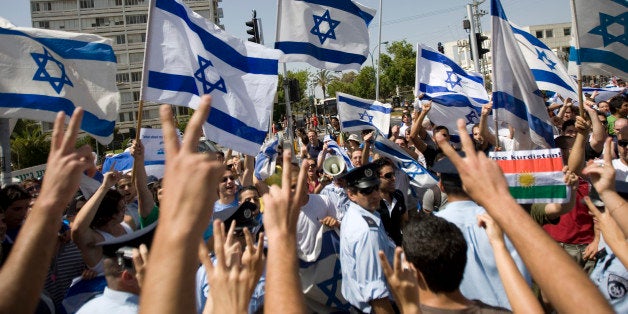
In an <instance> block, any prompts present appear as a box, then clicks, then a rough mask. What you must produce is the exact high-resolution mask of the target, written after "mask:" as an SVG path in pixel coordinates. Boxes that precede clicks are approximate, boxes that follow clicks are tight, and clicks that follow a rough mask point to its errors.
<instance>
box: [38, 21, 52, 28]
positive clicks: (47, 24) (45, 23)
mask: <svg viewBox="0 0 628 314" xmlns="http://www.w3.org/2000/svg"><path fill="white" fill-rule="evenodd" d="M38 27H39V28H45V29H49V28H50V22H49V21H39V26H38Z"/></svg>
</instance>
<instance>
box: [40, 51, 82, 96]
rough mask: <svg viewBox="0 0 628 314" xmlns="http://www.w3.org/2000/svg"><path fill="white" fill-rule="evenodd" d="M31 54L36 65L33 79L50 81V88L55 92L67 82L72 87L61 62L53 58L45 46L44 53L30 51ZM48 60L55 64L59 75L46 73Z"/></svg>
mask: <svg viewBox="0 0 628 314" xmlns="http://www.w3.org/2000/svg"><path fill="white" fill-rule="evenodd" d="M31 56H32V57H33V60H35V63H37V66H38V68H37V71H36V72H35V75H34V76H33V81H44V82H48V83H50V86H52V89H54V90H55V92H57V94H60V93H61V90H63V85H66V84H67V85H70V86H72V87H74V85H73V84H72V82H71V81H70V78H69V77H68V76H67V74H66V73H65V66H64V65H63V63H61V62H60V61H59V60H57V59H55V58H54V57H53V56H52V55H51V54H50V52H48V50H46V48H44V53H35V52H32V53H31ZM48 61H52V62H54V63H56V64H57V66H58V67H59V70H60V71H61V77H53V76H51V75H50V73H48V70H47V69H46V65H47V64H48Z"/></svg>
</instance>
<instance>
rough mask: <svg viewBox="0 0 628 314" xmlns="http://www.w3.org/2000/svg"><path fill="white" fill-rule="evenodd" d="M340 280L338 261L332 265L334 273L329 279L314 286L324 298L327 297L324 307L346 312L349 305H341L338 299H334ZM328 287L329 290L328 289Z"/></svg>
mask: <svg viewBox="0 0 628 314" xmlns="http://www.w3.org/2000/svg"><path fill="white" fill-rule="evenodd" d="M340 280H342V273H341V271H340V259H338V260H336V264H335V265H334V273H333V275H332V276H331V278H329V279H327V280H325V281H321V282H319V283H317V284H316V286H318V288H319V289H321V291H323V293H325V296H327V302H326V303H325V305H326V306H332V307H337V308H339V309H343V310H348V309H349V306H350V305H349V303H343V302H342V301H341V300H340V299H338V298H337V297H336V291H337V290H338V281H340ZM328 287H329V288H328Z"/></svg>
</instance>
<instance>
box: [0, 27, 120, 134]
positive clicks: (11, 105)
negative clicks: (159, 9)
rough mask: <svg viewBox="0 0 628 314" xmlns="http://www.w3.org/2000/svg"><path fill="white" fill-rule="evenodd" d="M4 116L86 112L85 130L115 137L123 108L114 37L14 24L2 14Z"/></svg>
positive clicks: (40, 117)
mask: <svg viewBox="0 0 628 314" xmlns="http://www.w3.org/2000/svg"><path fill="white" fill-rule="evenodd" d="M0 41H1V42H2V45H0V117H2V118H26V119H32V120H37V121H47V122H54V120H55V117H56V116H57V112H59V111H64V112H65V113H66V115H67V116H68V119H69V116H71V115H72V112H73V111H74V109H75V108H76V107H79V106H80V107H83V109H84V110H85V113H84V115H83V121H82V123H81V130H83V131H85V132H87V133H90V134H91V135H92V136H94V138H96V139H97V140H98V141H99V142H101V143H103V144H108V143H109V142H111V140H112V139H113V129H114V125H115V122H116V118H117V117H118V110H119V108H120V94H119V93H118V88H117V87H116V57H115V54H114V52H113V49H112V48H111V40H110V39H106V38H104V37H100V36H97V35H90V34H79V33H70V32H61V31H53V30H44V29H36V28H26V27H16V26H14V25H12V24H11V23H10V22H9V21H7V20H5V19H2V18H0Z"/></svg>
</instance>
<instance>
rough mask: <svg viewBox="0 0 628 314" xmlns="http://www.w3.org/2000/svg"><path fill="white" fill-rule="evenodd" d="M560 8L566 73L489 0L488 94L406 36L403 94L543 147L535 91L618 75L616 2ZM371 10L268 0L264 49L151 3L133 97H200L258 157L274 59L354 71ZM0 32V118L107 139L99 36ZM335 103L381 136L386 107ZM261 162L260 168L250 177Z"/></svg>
mask: <svg viewBox="0 0 628 314" xmlns="http://www.w3.org/2000/svg"><path fill="white" fill-rule="evenodd" d="M572 6H573V7H572V11H573V12H574V20H573V22H574V27H573V29H574V34H575V35H576V36H575V37H574V41H573V47H571V48H572V49H571V50H572V52H571V55H570V61H571V62H570V70H569V71H568V69H566V68H565V66H564V65H563V64H562V62H561V61H560V60H559V59H558V58H557V57H556V55H555V54H554V53H553V51H552V50H551V49H549V48H548V47H547V46H546V45H545V44H543V43H542V42H541V41H540V40H539V39H537V38H536V37H535V36H532V35H531V34H529V33H528V32H526V31H525V30H523V29H521V28H519V27H517V26H515V25H514V24H512V23H511V22H510V21H509V20H508V18H507V16H506V12H505V10H504V8H503V7H502V5H501V3H500V1H499V0H492V1H491V15H492V20H493V29H492V49H491V51H492V54H493V57H492V64H493V69H492V70H493V71H492V73H493V82H492V84H493V90H492V95H490V97H489V94H488V93H487V91H486V90H485V88H484V80H483V78H482V76H481V75H480V74H477V73H473V72H467V71H465V70H463V69H462V68H461V67H460V66H458V65H457V64H456V63H455V62H454V61H452V60H451V59H449V58H447V57H446V56H445V55H444V54H442V53H439V52H437V51H435V50H434V49H432V48H430V47H428V46H426V45H423V44H418V45H417V55H416V84H415V91H416V94H417V95H418V94H419V93H422V94H423V95H424V100H431V101H432V102H433V107H432V108H433V109H432V111H431V112H430V115H429V117H430V119H431V120H432V122H434V123H435V124H437V125H446V126H449V128H450V130H452V131H453V132H454V133H455V130H456V128H455V127H454V125H453V124H452V121H455V120H456V119H458V118H463V119H466V121H467V123H468V124H475V123H478V122H479V118H480V112H481V108H482V106H483V105H485V104H487V103H489V101H491V100H492V102H493V109H494V112H493V114H492V115H491V119H496V120H498V121H502V122H507V123H508V124H510V125H511V126H513V127H514V128H515V129H516V134H515V140H516V142H517V143H518V146H517V147H519V148H521V149H533V148H549V147H551V146H552V145H553V132H552V126H551V124H550V122H549V116H548V114H547V111H546V109H545V108H546V107H545V105H544V99H543V97H542V94H541V92H540V91H541V90H544V91H548V92H550V93H555V94H559V95H561V96H563V97H564V98H572V99H577V93H578V87H577V84H576V81H575V80H574V79H573V76H572V75H569V74H568V72H570V71H571V70H572V67H571V65H574V64H575V65H576V66H577V67H579V68H580V69H581V71H582V73H585V74H592V73H594V72H592V71H597V72H595V73H613V74H615V75H620V76H624V77H625V76H626V74H627V73H628V70H627V69H626V64H628V63H627V62H626V59H625V47H626V40H625V38H626V35H625V34H623V35H622V34H616V32H610V31H609V27H610V26H611V25H612V24H613V23H615V22H617V21H620V22H621V21H623V20H622V19H625V13H621V12H625V9H626V6H627V5H626V4H625V2H622V1H603V2H600V1H585V0H573V1H572ZM618 12H619V13H618ZM375 14H376V10H374V9H372V8H368V7H365V6H363V5H361V4H359V3H357V2H354V1H351V0H339V1H322V0H300V1H296V0H279V1H278V7H277V25H278V26H277V33H276V40H275V46H274V48H275V49H271V48H267V47H264V46H262V45H259V44H255V43H250V42H248V41H245V40H241V39H238V38H236V37H234V36H232V35H230V34H228V33H227V32H225V31H223V30H221V29H220V28H219V27H218V26H217V25H215V24H213V23H212V22H211V21H208V20H206V19H205V18H203V17H201V16H200V15H198V14H197V13H195V12H193V11H192V10H190V9H189V8H188V7H187V6H186V5H185V4H184V3H183V1H182V0H152V1H150V6H149V23H148V30H147V39H146V42H147V44H146V49H147V50H146V53H145V60H144V68H143V81H142V91H141V94H140V95H141V98H142V100H146V101H153V102H158V103H168V104H172V105H177V106H185V107H189V108H192V109H195V108H197V106H198V104H199V101H200V97H201V96H202V95H204V94H210V95H212V99H213V100H212V109H211V112H210V114H209V117H208V119H207V121H206V123H205V125H204V127H203V131H204V133H205V136H206V137H207V138H208V139H210V140H212V141H215V142H217V143H219V144H221V145H223V146H225V147H228V148H231V149H233V150H236V151H239V152H242V153H245V154H248V155H257V154H258V152H260V151H261V152H263V154H262V155H263V156H269V157H271V156H273V157H276V154H271V153H270V152H272V150H273V148H276V145H277V143H276V141H275V142H273V141H272V140H270V142H273V145H271V146H268V145H264V142H265V140H266V139H267V138H268V129H269V128H268V126H269V124H270V123H271V121H270V120H271V116H270V113H271V111H272V106H273V103H274V98H275V93H276V90H277V81H278V64H279V63H280V62H284V63H285V62H297V61H298V62H307V63H309V64H310V65H312V66H315V67H318V68H323V69H328V70H334V71H342V70H358V69H359V68H360V67H361V66H362V64H363V63H364V61H365V60H366V59H367V57H368V54H369V50H368V48H369V34H368V26H369V24H370V22H371V21H372V20H373V17H374V16H375ZM0 38H1V39H2V40H3V43H4V44H3V45H2V48H0V49H1V50H2V53H0V70H1V71H2V72H3V74H4V75H2V77H0V116H2V117H16V118H29V119H35V120H42V121H48V122H51V121H53V120H54V117H55V114H56V112H57V111H64V112H66V114H68V115H71V114H72V111H73V109H74V108H75V107H77V106H79V105H80V106H82V107H84V108H85V116H84V118H83V123H82V126H81V127H82V129H83V130H84V131H86V132H88V133H90V134H91V135H92V136H94V137H95V138H96V139H98V140H99V141H100V142H101V143H108V142H110V141H111V140H112V138H113V130H114V126H115V120H116V118H117V115H118V111H119V110H120V96H119V93H118V92H117V88H116V84H115V70H116V63H115V62H116V60H115V54H114V51H113V48H112V46H111V41H110V40H109V39H105V38H102V37H99V36H96V35H89V34H77V33H69V32H61V31H51V30H42V29H33V28H21V27H15V26H13V25H11V24H10V23H9V22H8V21H6V20H2V19H0ZM602 92H608V90H603V91H602ZM337 103H338V115H339V120H340V122H341V128H342V130H343V131H345V132H355V131H359V130H362V129H364V128H372V129H374V130H377V131H378V133H379V134H382V136H383V137H387V136H388V135H389V134H388V132H389V128H390V113H391V111H392V110H391V107H390V105H389V104H384V103H380V102H379V101H377V100H369V99H362V98H358V97H355V96H352V95H348V94H343V93H338V94H337ZM384 144H385V143H384V142H379V145H380V146H382V145H384ZM263 145H264V146H263ZM382 147H383V146H382ZM380 148H381V147H380ZM392 155H394V154H392ZM264 160H265V159H264ZM271 165H272V163H271V164H269V163H265V164H264V166H263V167H262V165H260V168H259V170H261V172H260V175H261V176H265V175H266V174H265V172H266V171H268V170H266V171H264V170H262V168H265V169H269V167H270V166H271ZM410 172H416V171H410ZM419 172H420V171H419Z"/></svg>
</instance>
